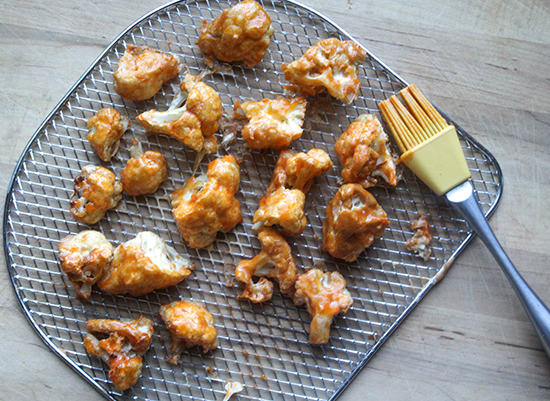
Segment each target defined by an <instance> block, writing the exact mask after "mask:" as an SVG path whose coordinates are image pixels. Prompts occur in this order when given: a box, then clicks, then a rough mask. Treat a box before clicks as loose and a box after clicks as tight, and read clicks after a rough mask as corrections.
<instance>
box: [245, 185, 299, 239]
mask: <svg viewBox="0 0 550 401" xmlns="http://www.w3.org/2000/svg"><path fill="white" fill-rule="evenodd" d="M305 201H306V195H305V194H304V193H303V192H302V191H300V190H299V189H286V188H284V187H279V188H278V189H277V190H275V191H273V192H271V193H267V194H265V195H264V196H262V197H261V198H260V203H259V206H258V210H256V213H254V218H253V220H252V221H253V223H254V226H253V230H254V231H258V230H259V229H260V228H262V227H264V226H268V227H269V226H273V225H278V226H279V227H280V228H281V233H282V234H283V235H299V234H300V233H301V232H302V231H304V228H306V224H307V220H306V216H305V213H304V205H305Z"/></svg>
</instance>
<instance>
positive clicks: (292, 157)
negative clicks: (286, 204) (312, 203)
mask: <svg viewBox="0 0 550 401" xmlns="http://www.w3.org/2000/svg"><path fill="white" fill-rule="evenodd" d="M331 167H332V161H331V160H330V157H329V155H328V154H327V152H325V151H324V150H322V149H315V148H313V149H310V150H309V151H308V152H307V153H304V152H300V153H298V152H296V151H293V150H290V149H283V150H281V153H280V154H279V158H278V159H277V164H276V165H275V169H274V170H273V176H272V178H271V182H270V183H269V186H268V187H267V193H270V192H273V191H275V190H276V189H278V188H280V187H284V188H287V189H298V190H300V191H302V192H303V193H304V194H306V193H307V192H308V191H309V188H310V187H311V184H313V179H314V178H315V177H318V176H320V175H321V174H325V173H326V172H327V171H328V170H329V169H330V168H331Z"/></svg>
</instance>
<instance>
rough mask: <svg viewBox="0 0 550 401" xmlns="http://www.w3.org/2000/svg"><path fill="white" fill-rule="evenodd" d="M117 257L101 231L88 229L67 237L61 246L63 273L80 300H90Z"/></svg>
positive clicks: (60, 258) (60, 260) (60, 261)
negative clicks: (114, 257) (112, 261)
mask: <svg viewBox="0 0 550 401" xmlns="http://www.w3.org/2000/svg"><path fill="white" fill-rule="evenodd" d="M111 256H113V246H112V245H111V244H110V243H109V241H107V238H105V236H104V235H103V234H102V233H100V232H99V231H93V230H85V231H81V232H79V233H78V234H77V235H67V236H66V237H65V238H63V239H62V240H61V242H60V243H59V255H58V259H59V263H60V265H61V270H63V272H64V273H65V274H66V275H67V277H68V278H69V281H70V282H71V284H72V285H73V286H74V288H75V289H76V295H77V297H78V298H79V299H89V298H90V295H91V293H92V286H93V285H94V284H95V283H97V282H98V281H99V280H100V279H101V277H103V273H104V271H105V268H106V266H107V263H109V261H110V260H111Z"/></svg>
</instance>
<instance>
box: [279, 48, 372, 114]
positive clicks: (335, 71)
mask: <svg viewBox="0 0 550 401" xmlns="http://www.w3.org/2000/svg"><path fill="white" fill-rule="evenodd" d="M365 56H366V52H365V50H364V49H363V48H362V47H361V46H359V45H358V44H356V43H354V42H352V41H344V42H342V41H340V40H338V39H335V38H331V39H323V40H320V41H318V42H317V43H316V44H315V45H314V46H312V47H310V48H309V49H308V50H307V51H306V52H305V53H304V55H303V56H302V57H301V58H300V59H298V60H296V61H293V62H292V63H290V64H289V65H286V64H283V67H282V70H283V72H284V74H285V79H286V80H287V81H289V82H290V83H291V84H292V85H291V89H295V90H296V89H297V90H298V92H301V93H307V94H309V95H315V94H317V93H320V92H322V91H324V90H325V89H327V90H328V93H330V95H331V96H333V97H335V98H336V99H339V100H341V101H342V102H344V103H345V104H349V103H351V102H353V101H354V100H355V99H357V97H358V96H359V89H360V87H361V82H360V81H359V78H357V67H358V66H359V65H360V64H361V63H362V62H363V60H364V59H365Z"/></svg>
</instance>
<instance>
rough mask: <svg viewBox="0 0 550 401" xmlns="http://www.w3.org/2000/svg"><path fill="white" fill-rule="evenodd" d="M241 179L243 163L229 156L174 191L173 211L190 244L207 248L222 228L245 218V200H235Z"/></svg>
mask: <svg viewBox="0 0 550 401" xmlns="http://www.w3.org/2000/svg"><path fill="white" fill-rule="evenodd" d="M240 179H241V175H240V169H239V164H238V163H237V161H236V160H235V158H234V157H233V156H231V155H229V156H225V157H222V158H219V159H216V160H214V161H212V162H210V164H209V165H208V171H207V173H206V175H202V176H199V177H192V178H191V179H189V180H188V181H187V182H186V184H185V185H184V186H183V187H182V188H179V189H177V190H175V191H174V192H173V193H172V212H173V213H174V217H175V218H176V222H177V223H178V227H179V230H180V234H181V236H182V237H183V238H184V239H185V240H186V241H188V242H189V246H191V247H192V248H204V247H206V246H208V245H210V244H212V243H213V242H214V240H215V239H216V234H217V232H218V231H221V232H227V231H229V230H231V229H232V228H233V227H235V226H236V225H237V224H239V223H240V222H241V221H242V214H241V203H240V202H239V201H238V200H237V199H235V194H236V193H237V191H238V190H239V184H240Z"/></svg>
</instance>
